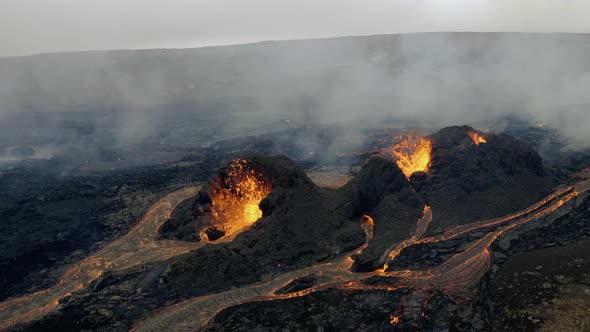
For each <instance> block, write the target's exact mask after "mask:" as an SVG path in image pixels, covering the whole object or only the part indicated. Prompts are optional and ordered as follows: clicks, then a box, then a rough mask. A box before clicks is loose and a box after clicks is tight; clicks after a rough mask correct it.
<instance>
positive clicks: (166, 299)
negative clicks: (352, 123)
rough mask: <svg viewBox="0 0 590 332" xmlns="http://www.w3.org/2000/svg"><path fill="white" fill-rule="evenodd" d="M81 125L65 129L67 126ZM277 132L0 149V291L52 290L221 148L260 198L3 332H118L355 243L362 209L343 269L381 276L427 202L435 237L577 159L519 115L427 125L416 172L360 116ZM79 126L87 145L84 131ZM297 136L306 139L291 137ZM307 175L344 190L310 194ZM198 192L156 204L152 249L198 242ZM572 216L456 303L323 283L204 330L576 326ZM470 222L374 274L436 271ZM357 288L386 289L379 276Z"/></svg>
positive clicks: (578, 220)
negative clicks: (173, 253)
mask: <svg viewBox="0 0 590 332" xmlns="http://www.w3.org/2000/svg"><path fill="white" fill-rule="evenodd" d="M79 125H80V124H79V123H75V124H74V123H69V122H66V123H65V124H64V126H72V130H77V131H78V132H76V135H78V134H79V131H80V130H82V129H79ZM280 126H283V127H282V128H281V127H280ZM288 127H289V125H288V124H286V123H282V125H278V126H277V127H276V128H273V129H274V130H272V131H269V132H266V133H257V134H255V135H252V136H248V137H232V138H225V139H218V140H215V141H210V142H207V144H197V143H196V142H195V143H194V144H193V145H190V144H187V143H184V145H183V146H180V145H175V144H173V143H170V142H168V143H167V144H161V145H159V146H141V147H134V149H136V150H135V151H129V150H126V149H123V148H120V147H116V148H115V147H113V148H112V149H111V150H109V149H106V150H109V151H106V150H105V152H104V153H102V154H96V153H95V152H94V151H93V152H92V155H86V154H83V153H79V151H78V150H75V149H73V150H72V151H71V152H69V153H68V152H64V151H67V150H62V151H61V152H60V154H58V155H54V156H52V157H49V158H48V159H34V156H35V153H33V152H31V151H29V150H27V148H26V147H22V148H20V150H14V151H10V154H11V155H12V157H13V158H12V159H10V161H7V162H5V164H4V165H3V169H2V171H1V173H0V185H1V187H2V188H3V189H4V190H2V191H1V192H0V194H1V195H2V199H1V200H0V201H1V203H0V204H1V205H0V216H1V218H0V219H1V220H2V223H1V224H0V227H1V232H0V240H1V241H0V255H1V256H0V264H1V266H0V267H1V269H0V271H1V272H0V285H2V287H0V296H1V299H2V300H6V299H10V298H18V297H20V296H26V295H27V294H30V293H32V292H35V291H40V290H43V289H45V288H48V287H51V286H53V285H54V284H55V283H56V282H58V281H59V280H60V277H61V276H62V274H63V273H64V271H66V269H67V268H68V267H69V266H73V265H75V264H76V263H78V262H80V261H82V260H84V259H85V258H86V257H88V256H89V255H92V254H93V253H97V252H99V251H100V249H101V248H104V247H105V246H107V245H108V244H109V243H110V242H112V241H113V240H115V239H117V238H120V237H122V236H123V235H125V234H126V233H127V232H128V231H129V230H130V229H132V227H133V226H134V225H135V224H137V223H138V220H139V219H140V218H141V217H142V215H143V214H144V213H146V212H147V209H148V208H150V206H151V205H152V204H154V203H155V202H156V201H157V200H158V199H160V198H161V197H162V196H164V195H165V194H166V193H169V192H172V191H174V190H177V189H180V188H182V187H185V186H188V185H191V184H196V183H202V184H208V183H210V181H211V179H212V178H213V177H215V176H217V175H218V174H220V172H223V169H224V167H225V166H226V165H227V164H228V163H229V162H231V160H233V159H235V158H245V159H247V160H249V161H251V162H253V163H254V164H256V165H257V167H258V168H260V169H263V170H264V171H265V172H266V174H267V175H268V176H269V177H270V178H271V181H272V183H273V191H272V193H271V194H270V195H269V196H268V197H267V198H265V199H264V200H263V202H262V203H261V205H260V208H261V210H262V213H263V216H262V217H263V218H262V219H261V221H260V222H257V223H256V224H255V225H254V226H253V227H252V228H251V229H249V230H247V231H245V232H244V233H242V234H240V235H238V236H237V237H236V238H235V239H234V240H233V241H231V242H227V243H220V244H216V243H215V242H214V241H213V242H211V243H209V244H206V245H204V246H203V247H200V248H199V249H196V250H194V251H191V252H188V253H185V254H182V255H179V256H177V257H173V258H171V259H168V260H164V261H157V262H148V263H146V264H142V265H140V266H133V267H131V268H128V269H124V270H116V271H112V272H106V273H104V274H102V275H101V276H100V277H98V278H97V279H96V280H93V281H92V282H91V283H90V285H89V286H88V287H85V288H83V289H80V290H78V291H76V292H74V293H73V294H69V295H68V296H67V297H65V298H62V299H60V301H59V302H60V304H59V306H57V307H56V309H55V310H53V311H51V312H49V313H47V314H46V315H44V316H41V317H35V318H34V319H32V320H31V321H29V322H27V323H23V324H18V325H15V326H9V327H8V328H9V329H10V330H19V331H20V330H26V331H39V330H46V331H52V330H61V331H64V330H65V331H80V330H95V331H126V330H128V329H130V328H131V327H133V326H135V325H136V324H137V323H138V322H140V321H142V320H145V319H146V318H149V317H151V316H152V315H154V314H155V313H157V312H158V310H160V309H162V308H165V307H167V306H169V305H172V304H175V303H178V302H179V301H182V300H185V299H190V298H194V297H196V296H203V295H208V294H209V295H211V294H216V293H221V292H224V291H228V290H232V289H240V288H241V287H247V286H248V285H251V284H256V283H264V282H268V281H272V280H273V279H275V278H278V277H280V276H281V275H282V274H285V273H295V272H296V271H299V270H301V269H304V268H308V267H312V266H315V265H318V264H324V263H327V262H331V261H334V260H337V259H339V258H340V257H343V255H347V254H350V253H353V252H354V251H355V250H356V249H357V248H359V247H361V246H362V245H363V243H364V241H365V232H364V231H363V228H362V227H361V224H360V223H359V221H360V220H361V218H362V216H363V215H369V216H371V217H372V218H373V219H374V221H375V226H374V236H373V237H372V239H371V241H369V242H368V247H367V248H365V250H363V251H362V252H360V253H358V254H355V255H352V256H351V259H352V260H353V263H352V265H351V267H352V271H353V273H370V272H371V271H375V270H376V269H379V268H383V260H382V256H383V252H385V251H386V250H387V249H388V247H390V246H391V245H392V244H395V243H400V242H402V241H403V240H404V239H406V238H407V237H409V236H410V235H411V234H412V232H415V231H416V222H417V220H419V219H420V217H421V216H422V214H423V211H424V208H425V206H430V207H431V208H432V211H433V218H432V222H431V224H430V227H428V229H427V230H426V232H425V235H424V236H436V235H437V234H441V232H444V231H445V230H448V229H450V228H452V227H453V226H460V225H465V224H469V223H470V222H474V221H479V220H486V219H493V218H498V217H503V216H505V215H507V214H510V213H514V212H516V211H519V210H522V209H525V208H527V207H529V206H530V205H532V204H533V203H535V202H537V201H539V200H541V199H542V198H544V197H545V196H547V195H549V194H550V193H551V192H553V191H554V190H555V189H556V188H559V187H560V186H565V185H571V184H573V183H575V182H576V181H577V180H576V179H574V178H572V177H570V176H569V175H571V174H574V173H576V172H579V171H583V170H584V169H585V168H587V167H590V153H587V152H583V151H582V152H580V151H568V150H565V149H564V146H565V145H566V142H564V140H563V139H562V138H561V137H560V136H559V135H558V134H557V132H556V131H554V130H551V129H550V128H543V127H538V126H532V125H531V126H529V125H525V124H518V125H512V126H504V127H503V128H502V131H503V132H504V134H501V133H497V134H493V133H494V128H490V133H484V135H485V136H486V139H487V143H485V144H481V145H480V146H476V145H474V144H473V142H472V141H471V140H470V138H469V137H468V136H467V132H468V131H470V130H471V129H470V128H468V127H451V128H446V129H443V130H442V131H438V129H439V128H433V129H428V128H421V129H422V131H423V132H424V134H430V133H432V135H431V136H429V137H430V139H431V140H432V142H433V147H432V149H433V150H432V160H431V165H430V169H429V171H428V175H427V176H425V175H424V174H416V175H415V176H412V177H410V179H407V178H406V177H405V176H404V174H403V173H402V171H401V170H400V169H399V168H398V167H397V165H396V164H395V162H394V161H393V160H392V158H391V155H390V153H389V149H390V148H391V145H392V144H393V140H394V137H395V136H396V135H397V134H399V133H401V132H403V131H405V130H407V128H405V125H399V124H395V123H393V124H392V125H390V126H386V125H381V126H379V127H374V126H367V128H366V129H365V130H363V131H361V132H359V133H354V134H343V133H345V131H342V130H340V128H333V127H306V128H288ZM64 135H67V133H66V134H64ZM202 135H204V136H206V134H202ZM94 136H97V137H100V136H99V135H96V133H89V134H88V137H94ZM311 136H313V137H315V138H318V139H313V140H305V139H302V138H305V137H311ZM197 139H198V138H195V141H197ZM33 145H34V144H32V146H33ZM82 150H83V149H82ZM131 150H133V149H131ZM277 155H282V156H285V157H276V156H277ZM154 156H156V157H154ZM273 156H274V157H273ZM27 158H33V159H27ZM323 173H324V175H325V176H326V177H328V178H330V179H336V182H338V181H340V182H341V183H340V184H343V183H346V184H344V185H342V186H340V185H335V186H333V187H332V188H325V187H324V186H318V183H321V179H322V178H323V177H322V174H323ZM307 174H310V175H311V174H313V176H310V177H308V176H307ZM314 177H316V178H315V180H316V181H315V183H314V181H312V180H310V178H312V179H313V178H314ZM324 179H325V178H324ZM348 180H349V181H348ZM329 182H330V181H329ZM333 182H334V180H333V181H331V183H333ZM335 187H338V188H337V189H335ZM201 195H202V196H201V197H199V196H197V197H195V198H189V199H187V200H185V201H184V202H181V203H180V204H179V205H178V207H176V208H175V209H174V210H173V211H172V213H171V214H170V218H169V219H168V220H167V221H166V222H165V223H164V224H163V226H162V228H161V229H160V231H159V232H158V237H157V239H158V240H157V241H167V240H174V241H187V242H193V243H195V242H199V241H200V237H199V233H198V229H199V218H200V214H203V213H207V209H203V208H202V207H201V208H200V206H201V205H202V203H203V202H206V201H207V199H206V197H205V198H203V195H204V196H207V195H208V191H207V189H205V190H203V191H202V193H201ZM199 204H201V205H199ZM588 211H589V210H588V202H587V201H586V202H576V204H574V205H572V207H571V209H570V210H568V211H567V212H566V213H564V215H560V216H559V217H556V221H554V222H551V223H550V224H548V225H543V227H539V228H534V229H531V230H527V231H526V232H522V233H518V234H511V235H510V236H511V240H508V241H507V240H503V241H498V242H494V244H493V245H492V246H491V251H492V254H491V257H492V261H491V267H490V271H489V272H488V273H486V274H485V275H483V276H482V277H481V278H480V279H479V280H478V281H477V287H476V294H475V295H473V296H470V298H469V300H467V301H465V302H463V301H462V300H461V301H459V300H457V299H456V298H454V295H452V294H449V292H447V291H446V290H445V289H444V287H440V288H438V287H434V288H428V287H426V288H417V287H414V286H404V287H401V286H396V287H395V289H392V290H387V289H363V288H357V289H350V290H349V289H346V288H342V287H337V286H338V284H337V283H335V284H333V287H326V288H325V289H324V288H322V289H318V291H315V292H311V293H309V294H301V296H297V297H293V298H290V299H278V300H274V301H247V302H245V303H243V304H241V305H237V306H233V305H232V306H230V307H227V308H222V309H223V310H222V311H221V312H220V313H219V314H218V315H215V316H214V319H212V320H211V321H210V322H209V324H208V325H207V329H209V330H261V331H267V330H268V331H274V330H281V329H288V330H310V329H314V330H317V329H327V330H330V329H337V330H400V331H406V330H445V329H450V330H466V331H468V330H474V329H477V330H496V331H522V330H531V331H532V330H535V329H538V328H545V329H546V330H551V326H560V325H559V324H561V323H560V319H561V320H562V321H563V320H564V319H566V320H568V322H571V321H579V322H580V323H579V324H573V325H572V326H575V328H579V327H580V326H582V327H583V326H587V324H588V323H587V321H586V320H585V318H584V313H585V311H584V310H587V308H588V306H587V303H588V298H590V294H586V293H590V291H587V288H588V287H590V286H589V283H588V278H587V276H586V273H585V270H584V266H585V264H586V263H585V261H584V257H590V256H588V253H589V251H590V247H589V246H587V245H586V242H587V241H586V240H585V238H586V236H587V235H588V233H589V229H590V222H589V218H590V216H589V214H590V213H589V212H588ZM485 231H487V229H485V228H484V229H482V230H480V231H479V232H470V233H467V234H464V235H461V236H459V237H457V238H454V239H453V240H452V241H445V242H440V243H439V242H433V243H423V244H416V245H414V246H409V247H407V248H403V249H402V250H400V252H399V254H398V255H397V256H396V257H395V259H394V260H393V261H392V262H390V264H389V267H388V270H392V271H395V270H402V269H413V270H420V269H426V268H432V267H435V266H437V265H440V264H442V263H444V262H446V261H448V260H449V259H450V258H451V257H452V256H453V255H455V254H457V253H461V252H465V251H466V250H467V247H468V245H469V244H470V243H473V242H474V241H477V240H478V239H480V238H482V237H483V236H484V234H485ZM541 248H544V249H541ZM525 261H526V262H529V263H527V264H523V263H519V262H525ZM532 262H534V263H532ZM531 264H534V266H533V265H531ZM539 267H540V268H539ZM306 278H307V279H306ZM322 278H323V276H322V273H319V274H317V275H310V276H307V277H303V278H296V279H295V281H294V284H291V285H290V286H289V287H287V289H286V290H284V293H286V294H288V293H289V292H297V291H305V290H306V289H310V288H312V287H314V286H318V285H322V283H323V282H325V280H324V279H322ZM362 283H364V284H368V285H371V284H386V285H391V284H395V282H394V281H391V280H383V279H379V277H373V278H368V279H366V280H363V281H362ZM533 283H534V284H535V285H536V286H535V287H532V286H531V285H532V284H533ZM539 284H540V286H538V285H539ZM537 286H538V287H537ZM515 294H517V295H518V296H517V298H516V299H515ZM585 296H587V297H585ZM568 308H571V309H568ZM584 308H586V309H584ZM562 312H565V313H567V314H570V315H571V317H572V318H571V319H570V318H564V317H563V314H560V313H562ZM568 317H569V316H568ZM584 324H586V325H584ZM574 330H575V329H574ZM582 330H583V329H582ZM582 330H581V331H582Z"/></svg>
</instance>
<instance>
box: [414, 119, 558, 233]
mask: <svg viewBox="0 0 590 332" xmlns="http://www.w3.org/2000/svg"><path fill="white" fill-rule="evenodd" d="M424 139H426V140H428V141H429V142H430V143H431V151H430V162H429V164H428V170H427V172H416V173H413V174H411V175H410V177H409V178H410V182H411V183H412V186H413V188H414V189H415V190H416V192H417V193H418V194H419V195H420V197H421V198H422V200H423V201H424V202H425V204H427V205H429V206H430V207H431V208H432V211H433V222H432V225H431V227H430V232H435V231H440V230H442V229H445V228H448V227H449V226H453V225H458V224H464V223H468V222H472V221H476V220H484V219H490V218H494V217H500V216H503V215H506V214H509V213H511V212H515V211H518V210H520V209H523V208H525V207H527V206H529V205H531V204H532V203H534V202H536V201H538V200H539V199H541V198H542V197H544V196H545V195H546V194H547V193H549V192H550V191H551V188H552V186H553V180H552V177H551V176H550V175H549V174H548V171H546V170H545V168H544V167H543V162H542V160H541V157H540V156H539V155H538V154H537V152H535V151H534V150H533V149H532V148H531V147H530V146H529V145H528V144H526V143H525V142H522V141H520V140H518V139H515V138H513V137H511V136H508V135H504V134H492V133H483V132H479V131H477V130H475V129H473V128H471V127H469V126H453V127H447V128H443V129H441V130H440V131H438V132H436V133H434V134H431V135H428V136H426V137H425V138H424Z"/></svg>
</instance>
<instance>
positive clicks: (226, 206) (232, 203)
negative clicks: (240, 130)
mask: <svg viewBox="0 0 590 332" xmlns="http://www.w3.org/2000/svg"><path fill="white" fill-rule="evenodd" d="M271 189H272V187H271V184H270V181H269V180H268V179H267V178H266V176H265V175H264V174H263V173H262V172H260V171H258V170H256V169H254V168H253V167H252V166H251V165H250V164H249V163H248V162H247V161H246V160H242V159H235V160H234V161H233V162H232V163H231V164H230V165H229V167H228V172H227V174H226V175H225V176H223V177H216V178H215V179H214V180H213V183H212V185H211V201H212V205H211V211H212V213H213V217H214V218H215V223H216V224H217V226H221V228H223V230H224V231H225V232H226V235H229V234H230V233H234V232H236V231H239V230H242V229H244V228H246V227H249V226H251V225H252V224H253V223H254V222H255V221H256V220H258V219H259V218H261V217H262V211H261V210H260V208H258V204H260V201H262V200H263V199H264V198H265V197H266V196H267V195H268V194H269V193H270V191H271Z"/></svg>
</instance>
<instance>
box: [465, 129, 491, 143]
mask: <svg viewBox="0 0 590 332" xmlns="http://www.w3.org/2000/svg"><path fill="white" fill-rule="evenodd" d="M467 135H469V137H470V138H471V140H472V141H473V143H474V144H475V145H477V146H479V145H480V144H481V143H484V144H485V143H487V142H488V141H487V140H486V138H485V137H483V135H481V134H480V133H478V132H475V131H469V132H468V133H467Z"/></svg>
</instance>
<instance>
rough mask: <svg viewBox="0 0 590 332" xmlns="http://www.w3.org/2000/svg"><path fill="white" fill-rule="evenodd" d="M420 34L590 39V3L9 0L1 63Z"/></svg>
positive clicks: (0, 20)
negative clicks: (36, 56) (79, 53)
mask: <svg viewBox="0 0 590 332" xmlns="http://www.w3.org/2000/svg"><path fill="white" fill-rule="evenodd" d="M418 31H522V32H590V1H588V0H354V1H353V0H209V1H205V0H161V1H157V0H0V56H10V55H24V54H32V53H42V52H54V51H73V50H95V49H121V48H157V47H174V48H185V47H197V46H205V45H220V44H236V43H245V42H254V41H262V40H279V39H302V38H316V37H330V36H346V35H367V34H385V33H401V32H418Z"/></svg>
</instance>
